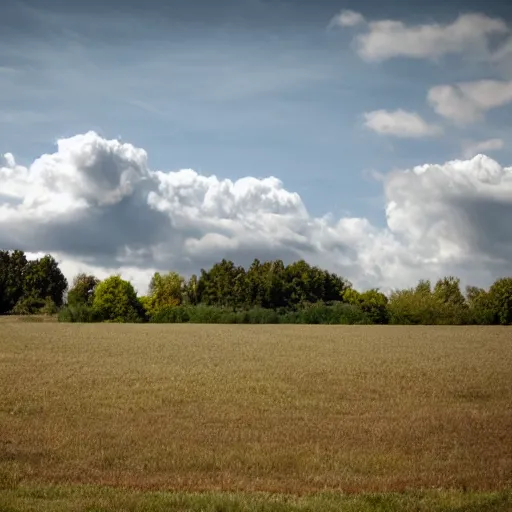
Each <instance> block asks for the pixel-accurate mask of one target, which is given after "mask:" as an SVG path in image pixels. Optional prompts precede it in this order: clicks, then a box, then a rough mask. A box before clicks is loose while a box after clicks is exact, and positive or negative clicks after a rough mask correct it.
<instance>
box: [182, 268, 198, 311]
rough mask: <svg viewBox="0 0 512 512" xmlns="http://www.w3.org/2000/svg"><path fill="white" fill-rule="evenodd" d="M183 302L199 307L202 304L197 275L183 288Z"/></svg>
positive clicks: (192, 276) (186, 282)
mask: <svg viewBox="0 0 512 512" xmlns="http://www.w3.org/2000/svg"><path fill="white" fill-rule="evenodd" d="M183 302H185V303H186V304H190V305H191V306H197V305H198V304H199V303H200V302H201V295H200V290H199V286H198V279H197V276H196V274H192V275H191V276H190V279H188V281H185V283H184V286H183Z"/></svg>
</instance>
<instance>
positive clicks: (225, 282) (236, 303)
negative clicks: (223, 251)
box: [198, 259, 246, 309]
mask: <svg viewBox="0 0 512 512" xmlns="http://www.w3.org/2000/svg"><path fill="white" fill-rule="evenodd" d="M244 280H245V269H244V268H243V267H238V266H236V265H235V264H234V263H233V262H232V261H229V260H226V259H223V260H222V261H221V262H220V263H216V264H215V265H213V267H212V268H211V269H210V270H208V271H206V270H204V269H201V277H200V278H199V281H198V292H199V293H200V295H201V299H202V302H204V304H206V305H209V306H221V307H231V308H233V309H237V308H238V307H240V306H242V305H243V304H244V299H245V294H246V292H245V289H244V286H243V284H244Z"/></svg>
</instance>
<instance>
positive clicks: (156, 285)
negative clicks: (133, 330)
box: [143, 272, 185, 316]
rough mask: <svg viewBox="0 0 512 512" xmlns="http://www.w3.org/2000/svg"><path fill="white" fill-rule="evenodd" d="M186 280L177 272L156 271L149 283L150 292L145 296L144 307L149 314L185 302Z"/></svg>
mask: <svg viewBox="0 0 512 512" xmlns="http://www.w3.org/2000/svg"><path fill="white" fill-rule="evenodd" d="M184 283H185V280H184V279H183V277H181V276H180V275H179V274H177V273H176V272H168V273H167V274H163V275H162V274H160V273H159V272H155V274H154V275H153V277H152V278H151V282H150V283H149V292H148V295H147V297H145V298H144V300H143V303H144V309H145V310H146V312H147V313H148V314H149V316H152V315H154V314H155V313H156V312H157V311H159V310H160V309H162V308H166V307H175V306H179V305H180V304H181V303H182V302H183V292H184Z"/></svg>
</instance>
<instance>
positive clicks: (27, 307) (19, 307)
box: [11, 296, 45, 315]
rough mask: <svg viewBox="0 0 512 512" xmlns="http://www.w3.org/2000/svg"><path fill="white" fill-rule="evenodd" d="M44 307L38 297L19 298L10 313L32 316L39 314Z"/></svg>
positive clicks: (42, 301)
mask: <svg viewBox="0 0 512 512" xmlns="http://www.w3.org/2000/svg"><path fill="white" fill-rule="evenodd" d="M44 306H45V301H44V300H43V299H40V298H39V297H32V296H30V297H23V298H21V299H20V300H19V301H18V302H17V303H16V305H15V306H14V308H12V311H11V313H12V314H14V315H34V314H37V313H40V311H41V309H43V308H44Z"/></svg>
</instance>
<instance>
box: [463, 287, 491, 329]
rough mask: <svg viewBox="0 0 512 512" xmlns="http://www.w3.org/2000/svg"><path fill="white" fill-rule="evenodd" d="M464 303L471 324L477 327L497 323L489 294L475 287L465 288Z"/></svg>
mask: <svg viewBox="0 0 512 512" xmlns="http://www.w3.org/2000/svg"><path fill="white" fill-rule="evenodd" d="M466 303H467V305H468V314H469V318H470V321H471V323H474V324H477V325H492V324H495V323H497V321H498V319H497V316H496V312H495V311H494V310H493V305H492V302H491V298H490V295H489V292H487V291H486V290H484V289H483V288H478V287H476V286H467V287H466Z"/></svg>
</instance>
